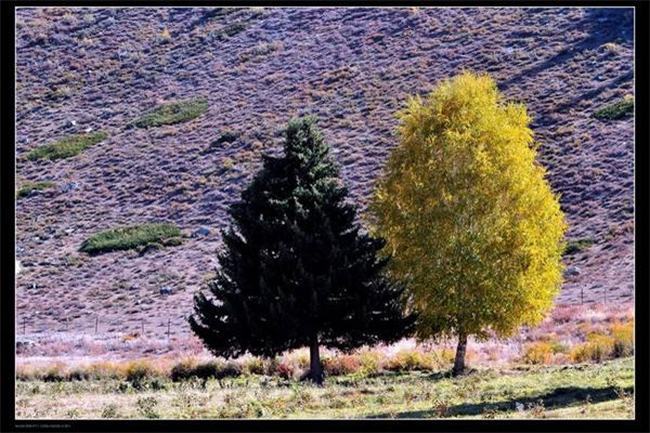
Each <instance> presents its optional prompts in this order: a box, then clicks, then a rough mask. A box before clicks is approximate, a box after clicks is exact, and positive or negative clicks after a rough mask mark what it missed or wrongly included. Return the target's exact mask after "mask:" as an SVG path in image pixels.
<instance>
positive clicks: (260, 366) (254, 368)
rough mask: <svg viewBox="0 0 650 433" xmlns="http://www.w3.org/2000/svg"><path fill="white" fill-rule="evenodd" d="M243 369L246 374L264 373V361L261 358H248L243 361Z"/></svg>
mask: <svg viewBox="0 0 650 433" xmlns="http://www.w3.org/2000/svg"><path fill="white" fill-rule="evenodd" d="M244 371H246V373H248V374H260V375H261V374H264V361H263V360H262V359H261V358H250V359H247V360H246V362H245V363H244Z"/></svg>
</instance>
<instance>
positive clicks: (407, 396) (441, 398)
mask: <svg viewBox="0 0 650 433" xmlns="http://www.w3.org/2000/svg"><path fill="white" fill-rule="evenodd" d="M633 382H634V359H633V358H631V357H628V358H622V359H616V360H612V361H606V362H602V363H596V364H578V365H566V366H518V367H510V368H507V369H505V368H504V369H479V370H474V371H472V372H471V373H470V374H468V375H466V376H463V377H459V378H452V377H450V376H449V375H448V374H447V373H446V372H423V371H413V372H406V373H388V372H384V373H381V374H379V375H375V376H366V375H362V374H353V375H346V376H337V377H331V378H328V379H327V380H326V383H325V386H324V387H316V386H313V385H311V384H309V383H306V382H300V381H295V380H285V379H281V378H279V377H269V376H260V375H244V376H240V377H236V378H225V379H221V380H217V379H210V380H208V381H205V382H203V381H201V380H190V381H182V382H172V381H171V380H169V379H166V378H152V379H149V380H148V381H147V382H146V383H144V385H143V386H138V387H136V388H134V387H133V386H132V385H131V384H129V383H128V382H126V381H124V380H119V379H102V380H80V381H63V382H43V381H18V382H17V384H16V417H17V418H19V419H36V418H41V419H43V418H58V419H70V418H80V419H99V418H113V419H120V418H130V419H133V418H151V419H156V418H162V419H205V418H447V417H452V418H465V417H478V418H564V419H566V418H632V417H633V416H634V414H633V410H634V398H633Z"/></svg>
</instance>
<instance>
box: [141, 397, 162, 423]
mask: <svg viewBox="0 0 650 433" xmlns="http://www.w3.org/2000/svg"><path fill="white" fill-rule="evenodd" d="M135 404H136V406H137V407H138V412H139V413H140V414H141V415H142V416H144V417H145V418H149V419H155V418H160V415H158V413H157V412H156V406H158V400H156V398H155V397H142V398H139V399H138V400H137V401H136V403H135Z"/></svg>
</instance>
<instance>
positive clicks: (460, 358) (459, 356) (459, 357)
mask: <svg viewBox="0 0 650 433" xmlns="http://www.w3.org/2000/svg"><path fill="white" fill-rule="evenodd" d="M466 347H467V335H465V333H463V332H460V333H459V334H458V347H457V348H456V360H455V361H454V369H453V370H452V371H451V373H452V375H453V376H459V375H461V374H463V373H465V348H466Z"/></svg>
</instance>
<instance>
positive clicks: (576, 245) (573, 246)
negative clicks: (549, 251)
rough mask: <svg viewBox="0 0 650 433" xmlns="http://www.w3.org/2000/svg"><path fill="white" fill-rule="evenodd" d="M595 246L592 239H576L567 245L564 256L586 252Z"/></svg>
mask: <svg viewBox="0 0 650 433" xmlns="http://www.w3.org/2000/svg"><path fill="white" fill-rule="evenodd" d="M593 244H594V240H593V239H592V238H582V239H576V240H573V241H569V242H567V244H566V248H565V249H564V255H567V256H568V255H571V254H575V253H578V252H580V251H584V250H586V249H587V248H589V247H590V246H592V245H593Z"/></svg>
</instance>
